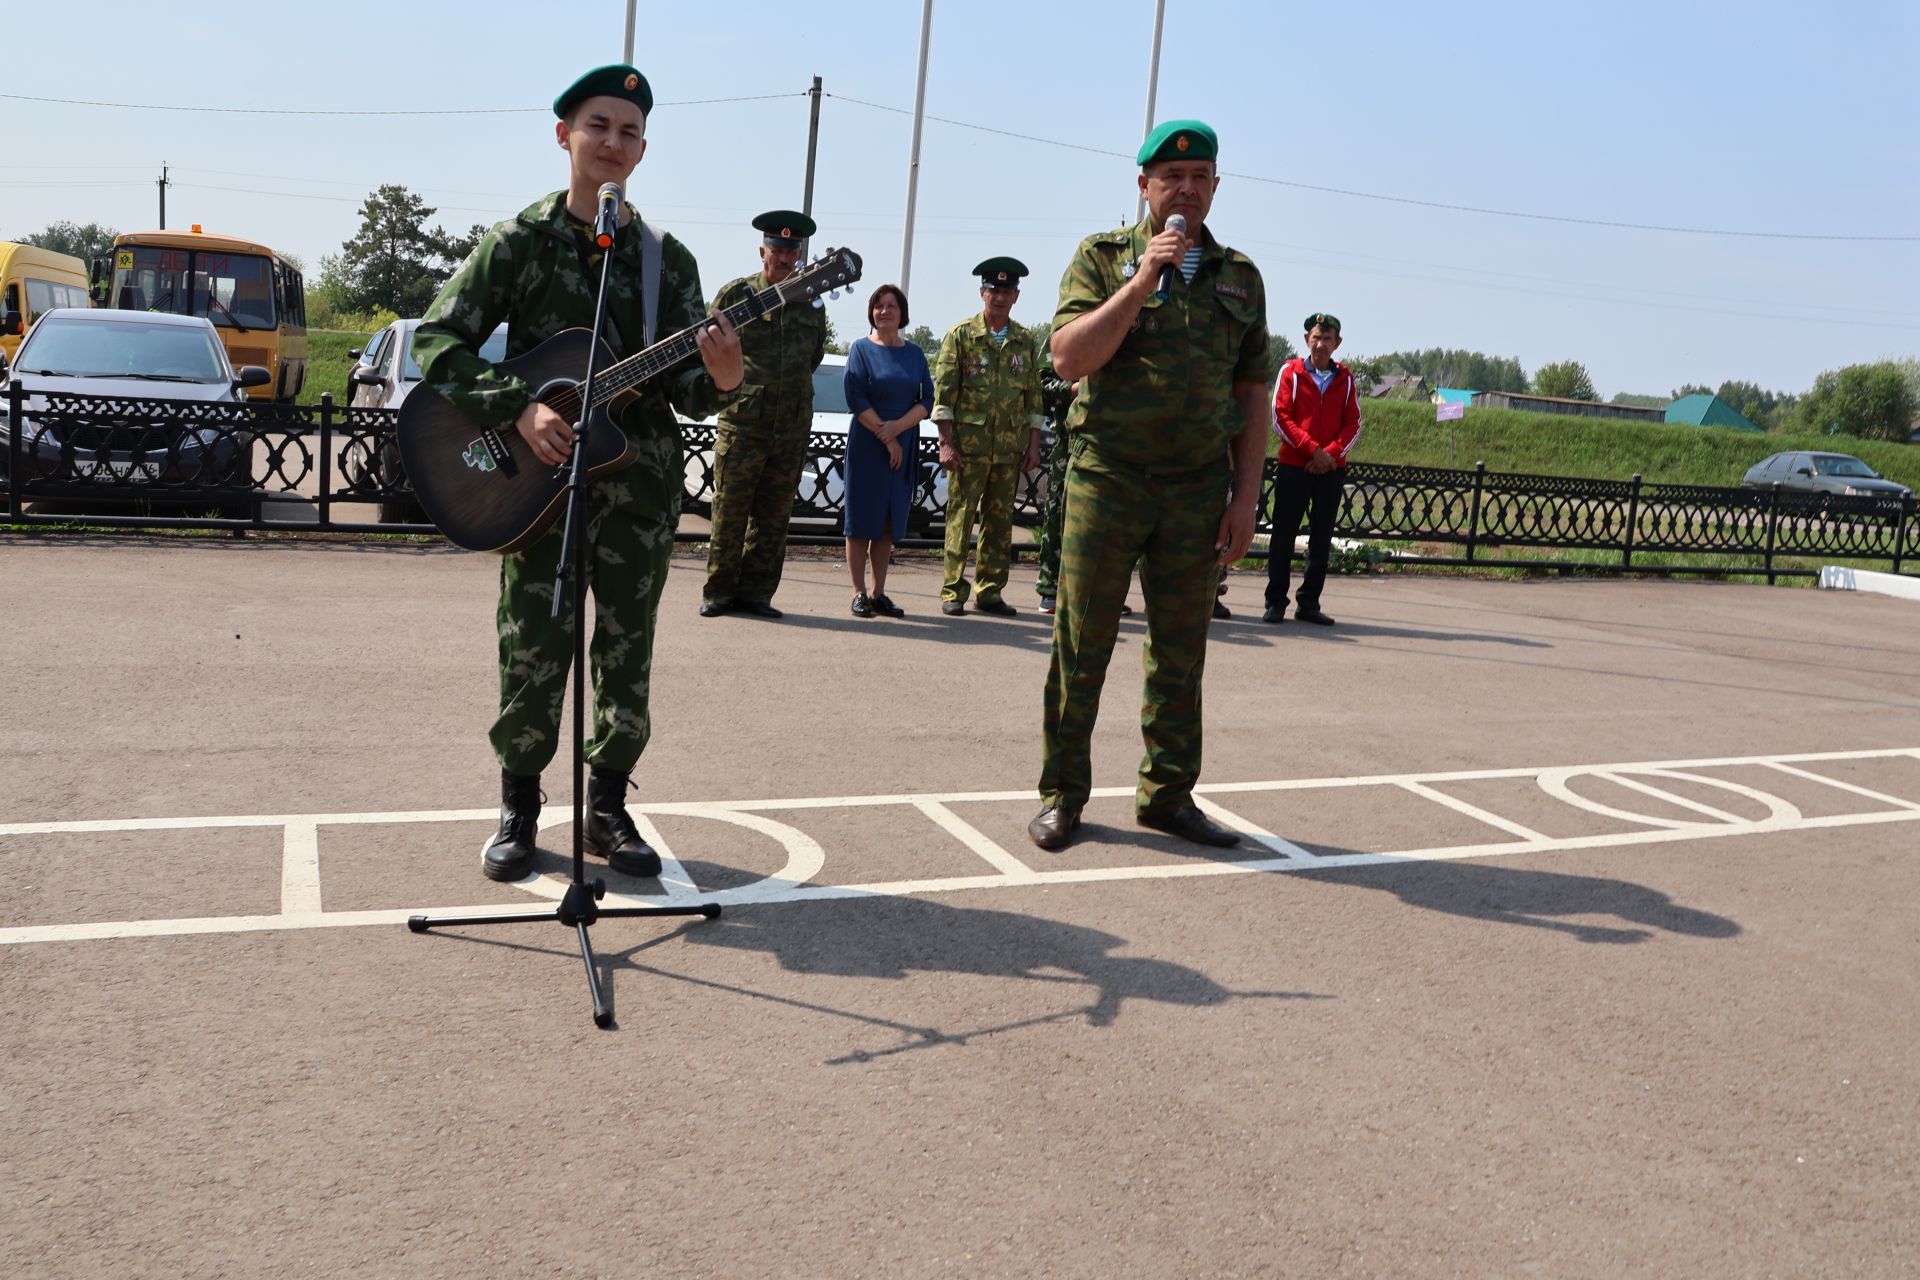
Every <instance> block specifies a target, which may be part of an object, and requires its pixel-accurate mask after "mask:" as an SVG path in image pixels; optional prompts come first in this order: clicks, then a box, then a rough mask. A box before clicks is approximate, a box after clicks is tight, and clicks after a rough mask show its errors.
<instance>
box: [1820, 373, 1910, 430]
mask: <svg viewBox="0 0 1920 1280" xmlns="http://www.w3.org/2000/svg"><path fill="white" fill-rule="evenodd" d="M1915 407H1916V406H1915V403H1914V390H1913V387H1912V385H1911V384H1909V383H1908V381H1907V378H1906V374H1905V371H1904V370H1902V369H1901V367H1900V366H1899V364H1897V363H1896V362H1894V361H1892V360H1879V361H1876V362H1874V363H1873V364H1850V365H1848V366H1847V367H1846V368H1844V369H1829V370H1827V372H1825V373H1823V374H1821V375H1820V376H1819V377H1818V378H1815V379H1814V380H1813V390H1811V391H1809V392H1807V394H1806V395H1804V396H1802V397H1801V398H1800V402H1799V404H1798V405H1797V406H1796V409H1795V413H1794V417H1795V420H1796V421H1797V422H1798V424H1799V425H1800V427H1801V428H1802V429H1803V430H1806V431H1819V432H1833V431H1838V432H1841V433H1843V434H1846V435H1850V436H1861V437H1863V438H1865V439H1869V440H1905V439H1906V438H1907V436H1908V434H1909V433H1910V432H1911V431H1912V430H1913V425H1912V424H1913V417H1914V412H1915Z"/></svg>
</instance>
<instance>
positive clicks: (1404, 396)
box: [1365, 373, 1427, 400]
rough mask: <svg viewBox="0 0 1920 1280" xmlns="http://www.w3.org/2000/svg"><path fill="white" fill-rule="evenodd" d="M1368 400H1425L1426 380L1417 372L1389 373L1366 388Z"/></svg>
mask: <svg viewBox="0 0 1920 1280" xmlns="http://www.w3.org/2000/svg"><path fill="white" fill-rule="evenodd" d="M1365 395H1366V396H1367V398H1368V399H1369V400H1425V399H1426V398H1427V380H1426V379H1425V378H1423V377H1421V376H1420V375H1419V374H1417V373H1389V374H1384V375H1382V376H1381V378H1380V380H1379V381H1378V382H1376V383H1374V384H1373V385H1372V386H1370V387H1368V388H1367V389H1366V392H1365Z"/></svg>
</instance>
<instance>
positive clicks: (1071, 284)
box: [1053, 219, 1272, 475]
mask: <svg viewBox="0 0 1920 1280" xmlns="http://www.w3.org/2000/svg"><path fill="white" fill-rule="evenodd" d="M1203 230H1204V229H1203ZM1204 236H1205V243H1204V245H1203V246H1202V249H1201V254H1200V265H1199V267H1198V269H1196V270H1195V271H1194V273H1193V280H1192V282H1191V283H1189V282H1188V281H1186V280H1183V279H1182V278H1181V276H1180V273H1179V272H1177V271H1176V272H1174V276H1173V290H1172V292H1171V293H1170V294H1169V295H1168V297H1167V299H1166V300H1165V301H1164V302H1163V301H1161V300H1160V299H1159V298H1157V297H1151V296H1150V297H1149V298H1148V299H1147V304H1146V306H1144V307H1142V308H1141V309H1140V314H1139V315H1138V316H1136V317H1135V318H1134V322H1133V328H1132V329H1131V330H1129V331H1128V333H1127V336H1126V337H1125V338H1124V339H1122V340H1121V343H1120V349H1119V350H1118V351H1116V352H1114V354H1113V358H1112V359H1111V360H1109V361H1107V363H1106V364H1104V365H1102V366H1101V367H1100V368H1099V369H1096V370H1095V371H1094V372H1092V373H1090V374H1088V375H1087V376H1086V377H1085V378H1084V379H1083V380H1082V381H1081V383H1080V394H1079V395H1078V396H1077V397H1075V399H1074V401H1073V407H1072V408H1071V409H1070V410H1069V411H1068V413H1067V430H1068V431H1070V432H1072V433H1073V435H1074V438H1075V448H1076V450H1081V449H1084V450H1085V451H1086V453H1088V454H1091V455H1092V457H1093V459H1094V460H1095V461H1096V462H1106V463H1109V464H1116V465H1119V466H1124V467H1131V468H1139V469H1144V470H1147V471H1150V472H1157V473H1163V474H1167V475H1176V474H1179V473H1181V472H1186V471H1197V470H1200V469H1201V468H1203V467H1210V466H1216V465H1217V466H1221V467H1224V466H1226V464H1227V459H1228V455H1229V453H1230V451H1231V442H1232V440H1233V438H1234V437H1235V436H1236V435H1238V434H1239V433H1240V430H1241V428H1242V427H1243V426H1245V425H1246V424H1245V421H1244V418H1243V416H1242V414H1241V412H1240V406H1239V404H1238V402H1236V401H1235V399H1234V393H1233V389H1234V386H1235V385H1236V384H1240V383H1247V382H1253V383H1258V384H1260V385H1261V386H1265V385H1266V383H1267V380H1268V378H1269V376H1270V375H1271V373H1272V370H1271V369H1269V368H1268V367H1267V294H1266V286H1265V285H1264V284H1262V283H1261V280H1260V269H1259V268H1258V267H1256V266H1254V265H1253V263H1252V261H1251V260H1249V259H1248V258H1247V257H1246V255H1245V254H1242V253H1240V252H1238V251H1237V250H1234V249H1229V248H1227V247H1226V246H1225V245H1223V244H1221V243H1220V242H1219V241H1217V240H1215V239H1214V238H1213V233H1212V232H1211V231H1205V232H1204ZM1152 238H1153V227H1152V224H1151V222H1150V220H1148V219H1142V220H1141V221H1140V222H1139V223H1137V224H1135V225H1134V226H1131V227H1121V228H1120V229H1118V230H1115V231H1104V232H1101V233H1100V234H1099V235H1094V236H1088V237H1087V238H1086V239H1085V240H1082V241H1081V242H1080V247H1079V249H1078V250H1076V251H1075V252H1074V255H1073V261H1072V262H1071V263H1069V264H1068V265H1067V270H1066V274H1065V275H1063V276H1062V277H1061V278H1060V306H1059V309H1058V310H1057V311H1056V312H1055V313H1054V317H1053V331H1054V332H1055V333H1058V332H1059V331H1060V327H1061V326H1062V325H1064V324H1067V323H1068V322H1069V321H1072V320H1074V319H1077V318H1078V317H1080V316H1083V315H1086V314H1088V313H1090V312H1092V311H1094V310H1095V309H1096V308H1098V307H1099V306H1100V304H1101V303H1103V302H1105V301H1106V300H1107V299H1108V298H1110V297H1112V296H1113V295H1114V294H1116V293H1118V292H1119V291H1120V290H1121V289H1122V288H1123V287H1125V285H1126V283H1127V281H1128V280H1129V279H1130V278H1131V277H1132V275H1133V273H1134V270H1135V269H1136V267H1137V265H1138V263H1139V261H1140V255H1141V254H1143V253H1145V252H1146V248H1147V242H1148V241H1149V240H1151V239H1152ZM1082 437H1085V438H1086V441H1087V443H1086V444H1085V445H1084V446H1083V445H1081V444H1080V443H1079V441H1080V439H1081V438H1082ZM1075 456H1076V457H1080V456H1082V455H1081V454H1080V453H1079V452H1076V454H1075Z"/></svg>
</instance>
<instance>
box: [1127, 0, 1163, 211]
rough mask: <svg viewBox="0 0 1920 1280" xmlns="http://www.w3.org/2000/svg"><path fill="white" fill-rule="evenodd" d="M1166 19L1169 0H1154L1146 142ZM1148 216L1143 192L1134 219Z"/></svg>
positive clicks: (1157, 91)
mask: <svg viewBox="0 0 1920 1280" xmlns="http://www.w3.org/2000/svg"><path fill="white" fill-rule="evenodd" d="M1166 20H1167V0H1153V53H1152V54H1151V55H1149V56H1148V58H1147V123H1146V125H1145V126H1144V127H1143V128H1142V129H1141V130H1140V141H1142V142H1145V141H1146V140H1147V135H1148V134H1150V133H1152V132H1153V104H1154V100H1155V99H1156V98H1157V97H1159V95H1160V28H1161V27H1162V26H1163V25H1164V24H1165V22H1166ZM1146 216H1147V197H1146V193H1145V192H1142V193H1141V194H1140V199H1139V200H1138V201H1137V202H1136V203H1135V205H1134V209H1133V220H1134V221H1135V222H1138V221H1140V219H1142V218H1144V217H1146Z"/></svg>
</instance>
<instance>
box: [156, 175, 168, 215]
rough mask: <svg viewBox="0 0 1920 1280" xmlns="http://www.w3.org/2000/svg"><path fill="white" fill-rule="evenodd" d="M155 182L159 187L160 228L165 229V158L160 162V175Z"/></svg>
mask: <svg viewBox="0 0 1920 1280" xmlns="http://www.w3.org/2000/svg"><path fill="white" fill-rule="evenodd" d="M157 184H158V186H159V188H160V229H161V230H162V231H165V230H166V229H167V162H166V161H165V160H162V161H161V162H160V177H159V178H158V179H157Z"/></svg>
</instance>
